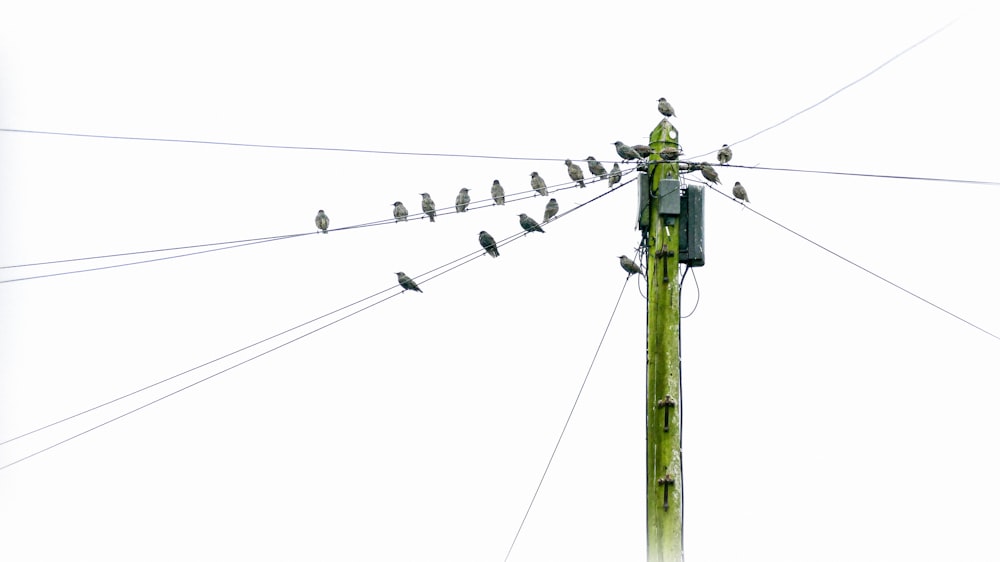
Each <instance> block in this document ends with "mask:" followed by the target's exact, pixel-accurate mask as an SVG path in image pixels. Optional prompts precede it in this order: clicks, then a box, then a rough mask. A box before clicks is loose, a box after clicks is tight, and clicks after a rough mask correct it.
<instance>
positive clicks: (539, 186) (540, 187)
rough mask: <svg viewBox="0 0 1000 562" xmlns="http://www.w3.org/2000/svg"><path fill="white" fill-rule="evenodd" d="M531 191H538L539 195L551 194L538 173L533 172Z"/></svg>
mask: <svg viewBox="0 0 1000 562" xmlns="http://www.w3.org/2000/svg"><path fill="white" fill-rule="evenodd" d="M531 189H534V190H535V191H537V192H538V194H539V195H548V194H549V190H548V189H547V188H546V187H545V180H543V179H542V176H540V175H538V172H531Z"/></svg>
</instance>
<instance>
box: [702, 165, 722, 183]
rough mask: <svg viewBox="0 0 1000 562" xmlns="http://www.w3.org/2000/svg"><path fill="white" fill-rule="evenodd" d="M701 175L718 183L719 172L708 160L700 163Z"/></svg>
mask: <svg viewBox="0 0 1000 562" xmlns="http://www.w3.org/2000/svg"><path fill="white" fill-rule="evenodd" d="M701 175H703V176H705V179H707V180H708V181H710V182H712V183H719V174H718V172H716V171H715V168H713V167H712V165H711V164H709V163H708V162H702V163H701Z"/></svg>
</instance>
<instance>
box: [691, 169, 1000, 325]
mask: <svg viewBox="0 0 1000 562" xmlns="http://www.w3.org/2000/svg"><path fill="white" fill-rule="evenodd" d="M705 185H708V187H710V188H711V189H712V190H713V191H715V192H716V193H718V194H720V195H722V196H723V197H727V198H729V199H731V200H733V201H736V202H738V203H741V204H742V201H739V200H738V199H735V198H733V197H731V196H730V195H728V194H727V193H724V192H722V191H720V190H719V189H718V188H716V187H715V186H714V185H710V184H705ZM743 208H744V209H747V210H748V211H750V212H752V213H754V214H755V215H757V216H759V217H760V218H762V219H764V220H766V221H768V222H770V223H772V224H774V225H776V226H778V227H781V228H783V229H784V230H787V231H788V232H790V233H792V234H794V235H796V236H798V237H799V238H801V239H803V240H805V241H806V242H809V243H810V244H812V245H813V246H816V247H817V248H819V249H821V250H823V251H825V252H827V253H829V254H831V255H833V256H836V257H838V258H840V259H841V260H843V261H845V262H847V263H849V264H851V265H853V266H854V267H856V268H858V269H860V270H861V271H864V272H865V273H867V274H869V275H871V276H872V277H875V278H876V279H880V280H882V281H884V282H886V283H888V284H889V285H892V286H893V287H895V288H897V289H899V290H900V291H903V292H904V293H906V294H908V295H910V296H911V297H914V298H916V299H918V300H920V301H923V302H924V303H926V304H929V305H930V306H933V307H934V308H936V309H938V310H940V311H941V312H944V313H945V314H947V315H948V316H951V317H952V318H954V319H956V320H959V321H961V322H964V323H965V324H968V325H969V326H971V327H973V328H975V329H977V330H979V331H980V332H982V333H984V334H986V335H988V336H990V337H991V338H993V339H996V340H1000V336H998V335H996V334H994V333H993V332H990V331H989V330H987V329H985V328H981V327H979V326H977V325H976V324H973V323H972V322H970V321H968V320H966V319H965V318H962V317H961V316H959V315H957V314H955V313H954V312H951V311H949V310H948V309H946V308H943V307H941V306H938V305H936V304H934V303H933V302H931V301H929V300H927V299H925V298H924V297H922V296H920V295H918V294H916V293H914V292H913V291H910V290H908V289H905V288H903V287H902V286H900V285H898V284H896V283H893V282H892V281H890V280H888V279H886V278H885V277H882V276H881V275H879V274H878V273H875V272H874V271H872V270H870V269H868V268H866V267H864V266H862V265H859V264H857V263H856V262H853V261H851V260H849V259H847V258H845V257H844V256H842V255H840V254H838V253H837V252H834V251H833V250H831V249H829V248H827V247H826V246H824V245H822V244H820V243H819V242H815V241H813V240H811V239H809V238H807V237H806V236H804V235H802V234H799V233H798V232H796V231H794V230H792V229H791V228H788V227H787V226H785V225H783V224H781V223H780V222H778V221H776V220H774V219H772V218H771V217H768V216H766V215H764V214H763V213H761V212H759V211H757V210H756V209H754V208H752V207H750V206H749V205H743Z"/></svg>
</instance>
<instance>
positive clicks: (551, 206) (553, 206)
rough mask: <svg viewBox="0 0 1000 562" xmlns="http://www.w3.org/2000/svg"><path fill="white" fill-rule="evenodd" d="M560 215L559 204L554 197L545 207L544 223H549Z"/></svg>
mask: <svg viewBox="0 0 1000 562" xmlns="http://www.w3.org/2000/svg"><path fill="white" fill-rule="evenodd" d="M557 214H559V203H558V202H556V198H555V197H553V198H552V199H549V202H548V203H547V204H546V205H545V216H544V217H542V222H549V221H550V220H552V217H554V216H556V215H557Z"/></svg>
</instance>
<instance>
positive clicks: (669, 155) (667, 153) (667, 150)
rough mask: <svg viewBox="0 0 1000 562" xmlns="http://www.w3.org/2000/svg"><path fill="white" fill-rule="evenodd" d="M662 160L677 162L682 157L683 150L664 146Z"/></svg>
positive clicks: (661, 154) (661, 152)
mask: <svg viewBox="0 0 1000 562" xmlns="http://www.w3.org/2000/svg"><path fill="white" fill-rule="evenodd" d="M659 154H660V158H662V159H664V160H667V161H670V160H677V157H678V156H680V155H681V149H680V148H678V147H676V146H671V145H669V144H668V145H667V146H664V147H663V149H662V150H660V152H659Z"/></svg>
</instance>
